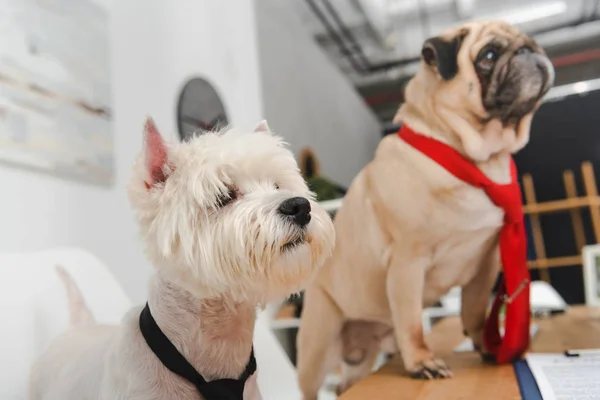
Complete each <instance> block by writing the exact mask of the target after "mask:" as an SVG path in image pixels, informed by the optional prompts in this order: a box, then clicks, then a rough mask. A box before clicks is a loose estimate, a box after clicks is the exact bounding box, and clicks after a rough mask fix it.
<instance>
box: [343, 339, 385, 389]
mask: <svg viewBox="0 0 600 400" xmlns="http://www.w3.org/2000/svg"><path fill="white" fill-rule="evenodd" d="M378 355H379V345H378V343H375V342H371V343H365V346H362V347H360V348H354V349H352V350H351V351H349V352H348V353H346V352H344V355H343V363H342V382H341V383H340V386H339V388H338V395H340V394H342V393H343V392H345V391H346V390H348V389H349V388H350V387H351V386H352V385H354V384H355V383H356V382H358V381H360V380H361V379H362V378H364V377H365V376H367V375H369V373H371V371H372V370H373V366H374V365H375V360H376V359H377V356H378Z"/></svg>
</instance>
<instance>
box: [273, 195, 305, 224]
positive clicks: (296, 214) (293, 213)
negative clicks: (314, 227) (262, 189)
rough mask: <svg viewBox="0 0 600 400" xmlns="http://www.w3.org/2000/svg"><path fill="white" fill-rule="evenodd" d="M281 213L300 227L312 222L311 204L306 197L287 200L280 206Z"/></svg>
mask: <svg viewBox="0 0 600 400" xmlns="http://www.w3.org/2000/svg"><path fill="white" fill-rule="evenodd" d="M279 212H280V213H281V214H282V215H285V216H286V217H290V218H291V219H292V220H293V221H294V222H295V223H296V224H298V225H300V226H305V225H306V224H308V223H309V222H310V202H309V201H308V200H307V199H305V198H304V197H292V198H291V199H287V200H286V201H284V202H283V203H281V205H280V206H279Z"/></svg>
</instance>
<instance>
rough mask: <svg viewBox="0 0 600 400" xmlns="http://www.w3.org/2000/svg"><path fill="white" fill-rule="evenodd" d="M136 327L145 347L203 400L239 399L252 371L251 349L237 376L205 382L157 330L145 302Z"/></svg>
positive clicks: (253, 367) (158, 329)
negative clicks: (195, 390) (189, 384)
mask: <svg viewBox="0 0 600 400" xmlns="http://www.w3.org/2000/svg"><path fill="white" fill-rule="evenodd" d="M140 330H141V332H142V335H143V336H144V339H145V340H146V343H147V344H148V347H150V349H151V350H152V352H153V353H154V354H155V355H156V357H158V359H159V360H160V362H162V364H163V365H164V366H165V367H167V369H169V370H170V371H171V372H173V373H174V374H177V375H179V376H181V377H182V378H184V379H186V380H187V381H189V382H190V383H191V384H193V385H194V386H196V389H198V392H199V393H200V394H201V395H202V396H203V397H204V398H205V399H206V400H242V399H243V393H244V384H245V383H246V380H247V379H248V378H249V377H250V376H251V375H252V374H253V373H254V372H255V371H256V359H255V358H254V349H252V352H251V353H250V360H249V361H248V365H246V369H245V370H244V372H243V373H242V375H241V376H240V377H239V378H238V379H217V380H215V381H210V382H206V380H205V379H204V378H203V377H202V375H200V374H199V373H198V371H196V369H195V368H194V367H193V366H192V365H191V364H190V363H189V362H188V361H187V360H186V359H185V357H184V356H183V355H182V354H181V353H180V352H179V351H178V350H177V348H176V347H175V346H174V345H173V343H171V341H170V340H169V338H168V337H167V336H166V335H165V334H164V333H163V331H161V330H160V328H159V327H158V325H157V324H156V321H155V320H154V317H152V314H151V313H150V308H149V307H148V303H146V307H144V309H143V310H142V313H141V314H140Z"/></svg>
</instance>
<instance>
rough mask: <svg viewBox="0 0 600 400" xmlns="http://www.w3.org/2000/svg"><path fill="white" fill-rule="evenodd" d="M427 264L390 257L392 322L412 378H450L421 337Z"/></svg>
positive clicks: (445, 367)
mask: <svg viewBox="0 0 600 400" xmlns="http://www.w3.org/2000/svg"><path fill="white" fill-rule="evenodd" d="M428 263H429V260H428V259H426V258H412V259H407V258H405V257H402V254H397V253H395V254H393V255H392V260H391V264H390V267H389V271H388V278H387V294H388V300H389V303H390V310H391V313H392V322H393V324H394V331H395V335H396V342H397V344H398V347H399V348H400V354H401V356H402V360H403V361H404V366H405V368H406V370H407V371H408V372H409V373H410V375H411V376H412V377H413V378H417V379H439V378H449V377H451V376H452V373H451V372H450V370H449V369H448V367H447V366H446V364H445V363H444V362H443V361H442V360H439V359H436V358H435V357H434V355H433V352H432V351H431V349H430V348H429V347H428V346H427V344H426V343H425V337H424V336H423V325H422V314H423V289H424V284H425V270H426V267H427V266H428Z"/></svg>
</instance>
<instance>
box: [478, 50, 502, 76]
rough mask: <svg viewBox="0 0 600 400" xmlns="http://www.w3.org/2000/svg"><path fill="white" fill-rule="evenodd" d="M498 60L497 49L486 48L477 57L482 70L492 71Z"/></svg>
mask: <svg viewBox="0 0 600 400" xmlns="http://www.w3.org/2000/svg"><path fill="white" fill-rule="evenodd" d="M497 60H498V51H497V50H496V49H486V50H484V51H482V52H481V53H480V55H479V57H478V58H477V67H478V68H479V69H480V70H481V71H482V72H491V71H492V70H493V69H494V65H496V61H497Z"/></svg>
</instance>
